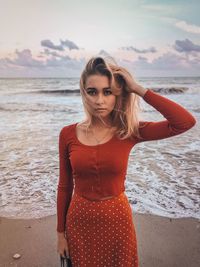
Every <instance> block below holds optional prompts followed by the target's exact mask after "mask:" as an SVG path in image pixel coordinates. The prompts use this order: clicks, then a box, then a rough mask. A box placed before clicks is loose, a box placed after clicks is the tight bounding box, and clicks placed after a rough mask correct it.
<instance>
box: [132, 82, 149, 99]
mask: <svg viewBox="0 0 200 267" xmlns="http://www.w3.org/2000/svg"><path fill="white" fill-rule="evenodd" d="M134 91H135V93H136V94H138V95H139V96H141V97H143V96H144V95H145V93H146V92H147V91H148V89H146V88H144V87H143V86H141V85H138V86H137V88H135V89H134Z"/></svg>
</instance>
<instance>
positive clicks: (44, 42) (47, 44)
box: [41, 39, 64, 51]
mask: <svg viewBox="0 0 200 267" xmlns="http://www.w3.org/2000/svg"><path fill="white" fill-rule="evenodd" d="M41 46H44V47H48V48H50V49H54V50H58V51H64V48H63V46H62V45H54V44H53V42H52V41H50V40H48V39H46V40H42V41H41Z"/></svg>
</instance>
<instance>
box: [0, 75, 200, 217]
mask: <svg viewBox="0 0 200 267" xmlns="http://www.w3.org/2000/svg"><path fill="white" fill-rule="evenodd" d="M137 81H138V82H139V83H140V84H141V85H142V86H143V87H146V88H152V89H153V90H155V91H157V92H159V93H160V94H161V95H164V96H166V97H168V98H169V99H171V100H174V101H176V102H177V103H179V104H181V105H183V106H184V107H185V108H186V109H188V110H189V111H190V112H191V113H192V114H193V115H194V116H195V118H196V119H197V123H196V125H195V126H194V127H193V128H192V129H190V130H189V131H187V132H185V133H182V134H181V135H177V136H174V137H170V138H166V139H162V140H154V141H148V142H144V143H140V144H137V145H136V146H135V147H133V149H132V150H131V153H130V157H129V165H128V170H127V176H126V183H125V187H126V194H127V196H128V198H129V201H130V204H131V206H132V208H133V211H134V212H137V213H145V214H146V213H148V214H157V215H161V216H165V217H170V218H181V217H193V218H198V219H200V157H199V154H200V153H199V149H200V138H199V137H200V135H199V133H200V131H199V130H200V126H199V123H198V121H199V118H200V77H140V78H138V79H137ZM141 102H142V107H143V114H142V115H143V117H144V118H145V119H146V120H149V121H158V120H163V119H164V117H163V116H162V115H161V114H160V113H159V112H158V111H157V110H155V109H154V108H153V107H151V106H150V105H149V104H147V103H145V101H144V100H143V99H141ZM0 115H1V120H0V141H1V142H0V151H1V153H0V157H1V160H0V172H1V178H0V216H3V217H8V218H26V219H27V218H40V217H45V216H47V215H53V214H56V194H57V183H58V175H59V161H58V160H59V158H58V136H59V132H60V130H61V128H62V127H63V126H65V125H68V124H71V123H75V122H78V121H82V120H83V119H84V118H85V115H84V111H83V107H82V101H81V96H80V92H79V79H78V78H43V79H41V78H24V79H22V78H13V79H7V78H5V79H0Z"/></svg>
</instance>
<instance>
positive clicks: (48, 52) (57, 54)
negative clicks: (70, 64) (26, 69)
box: [40, 48, 70, 59]
mask: <svg viewBox="0 0 200 267" xmlns="http://www.w3.org/2000/svg"><path fill="white" fill-rule="evenodd" d="M40 54H41V55H47V56H53V57H59V58H62V57H63V55H61V54H59V53H57V52H56V51H50V50H49V49H47V48H45V49H44V51H43V52H40ZM68 59H70V57H68Z"/></svg>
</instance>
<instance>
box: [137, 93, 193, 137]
mask: <svg viewBox="0 0 200 267" xmlns="http://www.w3.org/2000/svg"><path fill="white" fill-rule="evenodd" d="M142 97H143V99H144V101H145V102H147V103H148V104H149V105H151V106H152V107H154V108H155V109H156V110H157V111H159V112H160V113H161V114H162V115H163V116H164V117H165V118H166V120H162V121H158V122H154V121H140V122H139V132H140V135H141V137H142V138H141V139H138V140H137V141H138V142H144V141H149V140H159V139H164V138H168V137H171V136H174V135H178V134H181V133H183V132H186V131H187V130H189V129H190V128H192V127H193V126H194V125H195V123H196V119H195V117H194V116H193V115H192V114H191V113H190V112H189V111H188V110H186V109H185V108H184V107H183V106H181V105H179V104H178V103H176V102H174V101H172V100H170V99H168V98H167V97H164V96H162V95H160V94H158V93H156V92H154V91H152V90H150V89H148V90H147V91H146V92H145V94H144V95H143V96H142Z"/></svg>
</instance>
